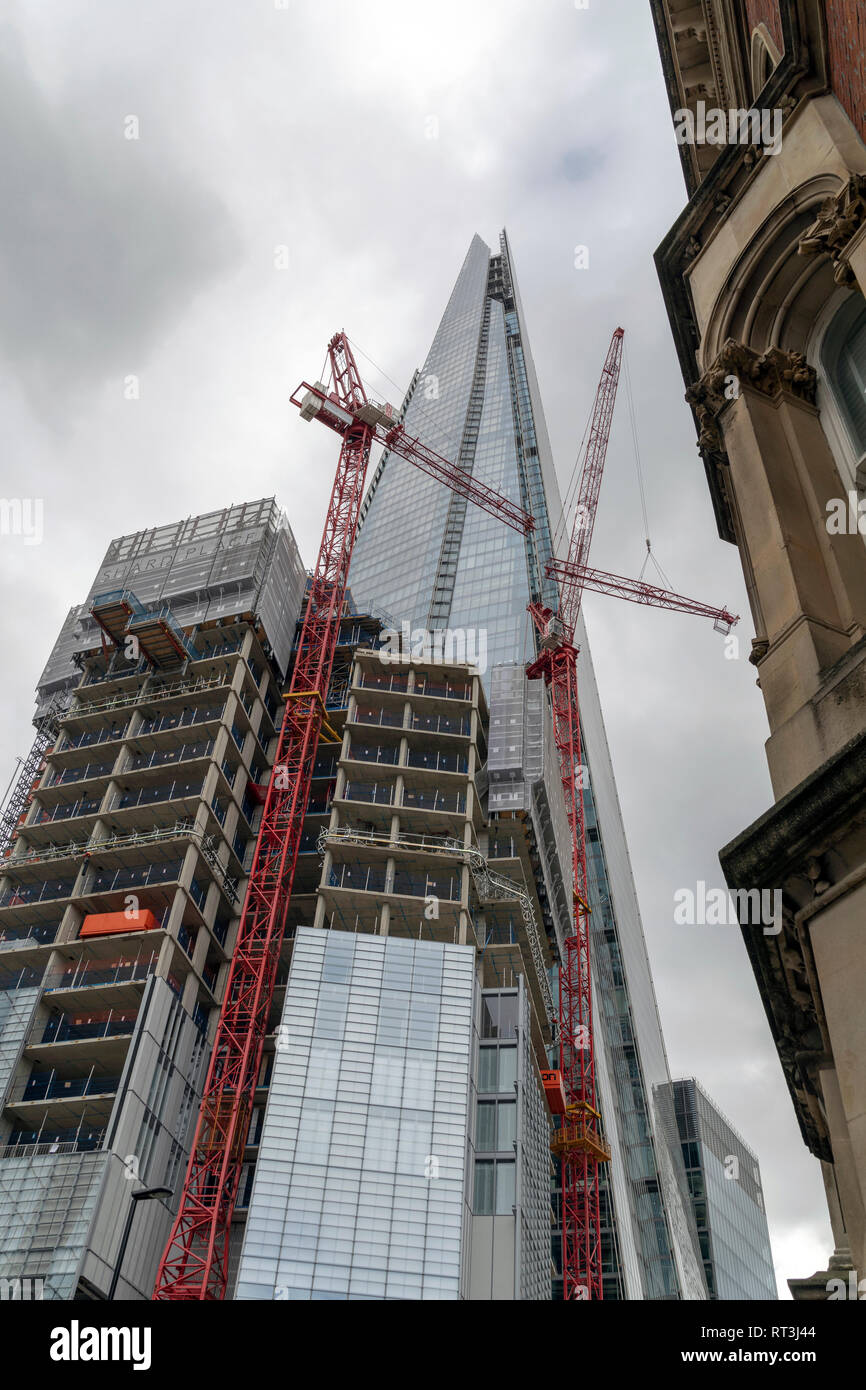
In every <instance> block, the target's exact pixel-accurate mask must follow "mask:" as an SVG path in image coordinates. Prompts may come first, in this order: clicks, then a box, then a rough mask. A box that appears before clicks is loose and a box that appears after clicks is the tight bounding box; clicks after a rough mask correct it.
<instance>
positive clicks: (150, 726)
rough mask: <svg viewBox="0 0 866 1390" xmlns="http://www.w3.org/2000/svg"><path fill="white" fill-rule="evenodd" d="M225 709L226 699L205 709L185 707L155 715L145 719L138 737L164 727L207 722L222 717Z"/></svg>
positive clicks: (176, 727)
mask: <svg viewBox="0 0 866 1390" xmlns="http://www.w3.org/2000/svg"><path fill="white" fill-rule="evenodd" d="M224 710H225V701H223V703H222V704H219V705H207V706H206V707H205V708H203V709H184V710H182V711H181V712H180V713H179V714H163V715H155V716H154V717H153V718H152V719H145V720H144V722H143V723H142V725H141V727H140V728H139V729H137V730H136V737H138V735H139V734H157V733H160V732H161V731H162V730H163V729H186V728H188V727H189V726H190V725H192V724H205V723H207V722H208V720H211V719H221V718H222V715H223V712H224Z"/></svg>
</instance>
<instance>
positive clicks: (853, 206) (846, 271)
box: [797, 174, 866, 285]
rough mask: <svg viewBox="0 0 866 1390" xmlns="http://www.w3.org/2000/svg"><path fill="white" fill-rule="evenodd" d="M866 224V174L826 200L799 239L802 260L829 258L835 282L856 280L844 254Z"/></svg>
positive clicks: (844, 282) (857, 176) (845, 282)
mask: <svg viewBox="0 0 866 1390" xmlns="http://www.w3.org/2000/svg"><path fill="white" fill-rule="evenodd" d="M864 220H866V174H852V175H851V177H850V179H849V180H848V182H847V184H846V185H845V187H844V188H843V189H842V191H841V192H840V193H836V194H834V195H833V196H832V197H830V198H825V199H824V201H823V203H822V204H821V206H820V208H819V210H818V216H817V217H816V218H815V221H814V222H813V223H812V225H811V226H810V227H807V229H806V231H805V232H804V233H803V235H802V236H801V237H800V244H799V246H798V248H797V249H798V251H799V253H800V255H801V256H821V255H825V254H826V255H828V256H829V257H830V258H831V260H832V262H833V271H834V278H835V280H836V283H837V284H838V285H847V284H850V283H851V282H852V281H853V279H854V274H853V272H852V270H851V267H850V266H849V265H848V264H847V262H846V261H845V259H844V254H845V250H846V248H847V246H848V243H849V242H850V241H851V238H852V237H853V236H854V234H855V232H857V231H859V230H860V228H861V227H862V225H863V222H864Z"/></svg>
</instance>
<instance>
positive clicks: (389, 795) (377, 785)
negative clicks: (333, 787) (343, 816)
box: [343, 782, 396, 806]
mask: <svg viewBox="0 0 866 1390" xmlns="http://www.w3.org/2000/svg"><path fill="white" fill-rule="evenodd" d="M395 789H396V788H395V784H394V783H393V782H347V783H346V786H345V788H344V790H343V796H344V798H345V799H346V801H372V802H375V803H376V805H378V806H393V805H394V792H395Z"/></svg>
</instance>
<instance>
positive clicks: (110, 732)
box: [57, 724, 129, 753]
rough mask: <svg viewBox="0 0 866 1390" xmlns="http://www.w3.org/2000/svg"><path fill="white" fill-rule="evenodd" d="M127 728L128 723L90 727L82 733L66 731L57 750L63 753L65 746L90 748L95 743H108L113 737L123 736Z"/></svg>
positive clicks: (119, 737)
mask: <svg viewBox="0 0 866 1390" xmlns="http://www.w3.org/2000/svg"><path fill="white" fill-rule="evenodd" d="M128 728H129V725H128V724H124V726H123V728H112V729H91V730H89V731H88V732H86V733H83V734H69V733H67V734H66V736H65V737H64V740H63V744H62V747H60V748H59V749H58V750H57V751H58V752H60V753H65V752H66V750H67V748H91V747H93V745H94V744H97V743H110V742H112V741H114V740H115V739H121V738H125V737H126V731H127V729H128Z"/></svg>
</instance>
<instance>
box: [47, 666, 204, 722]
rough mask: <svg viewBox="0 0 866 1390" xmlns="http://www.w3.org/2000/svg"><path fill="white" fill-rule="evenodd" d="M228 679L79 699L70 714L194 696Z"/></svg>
mask: <svg viewBox="0 0 866 1390" xmlns="http://www.w3.org/2000/svg"><path fill="white" fill-rule="evenodd" d="M228 679H229V678H228V676H224V675H219V676H200V677H199V678H198V679H197V680H192V681H173V682H171V683H167V684H165V685H156V686H153V685H151V686H149V687H148V689H147V691H146V692H145V691H144V690H143V689H139V690H133V691H130V692H126V693H124V694H122V695H109V696H107V698H106V699H104V700H92V701H90V700H81V699H77V700H76V703H75V705H74V706H73V708H72V709H71V710H70V711H69V714H70V716H75V715H81V714H92V713H97V712H98V711H100V710H111V709H123V708H126V707H128V706H129V705H137V704H141V703H142V702H144V701H145V700H150V701H153V700H164V699H169V698H171V697H172V696H176V695H194V694H196V693H197V692H198V691H200V690H211V689H213V687H214V686H218V685H226V684H227V682H228Z"/></svg>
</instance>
